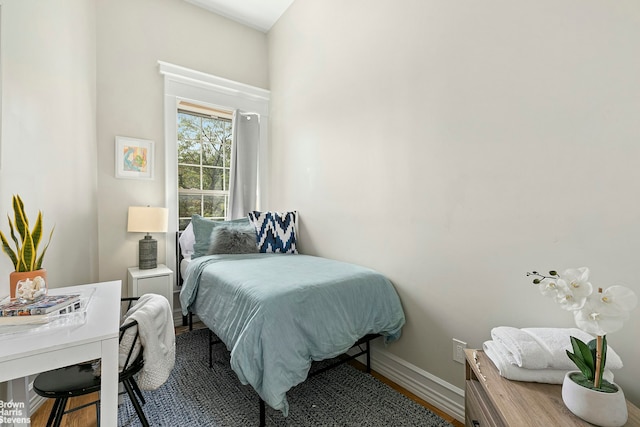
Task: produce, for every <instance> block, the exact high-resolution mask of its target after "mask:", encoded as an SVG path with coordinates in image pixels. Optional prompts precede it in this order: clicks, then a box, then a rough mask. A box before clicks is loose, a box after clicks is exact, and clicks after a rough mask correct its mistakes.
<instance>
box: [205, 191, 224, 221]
mask: <svg viewBox="0 0 640 427" xmlns="http://www.w3.org/2000/svg"><path fill="white" fill-rule="evenodd" d="M226 198H227V196H204V216H205V217H207V218H214V219H224V216H225V215H224V214H225V205H226Z"/></svg>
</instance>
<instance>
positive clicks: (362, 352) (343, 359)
mask: <svg viewBox="0 0 640 427" xmlns="http://www.w3.org/2000/svg"><path fill="white" fill-rule="evenodd" d="M181 233H182V232H181V231H178V232H176V264H177V268H176V276H177V279H178V286H182V284H183V280H184V279H183V277H182V272H181V271H180V264H181V262H182V259H183V256H182V251H181V250H180V242H179V238H180V234H181ZM187 322H188V324H189V330H190V331H191V330H193V313H191V312H189V315H188V316H182V325H183V326H186V325H187ZM208 331H209V368H212V367H213V346H214V345H216V344H221V343H222V340H221V339H220V338H218V337H217V336H216V335H215V334H214V333H213V332H212V331H211V329H208ZM381 336H382V335H380V334H368V335H365V336H364V337H362V338H360V339H359V340H358V341H356V342H355V344H353V345H352V346H351V348H350V350H351V349H353V348H355V347H358V349H359V350H358V352H357V353H354V354H351V355H349V354H346V353H345V354H343V355H342V356H339V360H337V361H335V362H333V363H331V364H330V365H327V366H323V367H322V368H320V369H316V370H314V371H312V372H309V375H308V376H307V378H310V377H313V376H316V375H319V374H322V373H323V372H326V371H328V370H330V369H333V368H335V367H337V366H340V365H342V364H345V363H348V362H350V361H352V360H355V359H357V358H358V357H360V356H366V372H367V373H368V374H370V373H371V344H370V343H371V340H374V339H376V338H378V337H381ZM214 337H215V338H214ZM363 345H364V349H363V348H362V346H363ZM265 423H266V406H265V402H264V400H263V399H262V398H260V427H264V426H265Z"/></svg>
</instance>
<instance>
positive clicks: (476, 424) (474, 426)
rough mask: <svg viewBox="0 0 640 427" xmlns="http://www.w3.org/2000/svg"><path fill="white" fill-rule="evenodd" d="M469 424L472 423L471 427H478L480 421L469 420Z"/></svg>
mask: <svg viewBox="0 0 640 427" xmlns="http://www.w3.org/2000/svg"><path fill="white" fill-rule="evenodd" d="M471 424H473V427H479V426H480V421H478V420H471Z"/></svg>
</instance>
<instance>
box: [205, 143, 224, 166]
mask: <svg viewBox="0 0 640 427" xmlns="http://www.w3.org/2000/svg"><path fill="white" fill-rule="evenodd" d="M202 164H203V165H207V166H220V167H222V166H224V158H223V151H222V144H219V143H207V142H205V143H204V145H203V147H202Z"/></svg>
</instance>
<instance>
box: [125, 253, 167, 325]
mask: <svg viewBox="0 0 640 427" xmlns="http://www.w3.org/2000/svg"><path fill="white" fill-rule="evenodd" d="M128 284H129V289H128V293H129V296H132V297H139V296H141V295H144V294H158V295H162V296H164V297H165V298H166V299H167V300H168V301H169V305H170V306H171V312H172V313H173V271H171V269H169V268H167V266H166V265H164V264H158V266H157V267H156V268H150V269H147V270H140V269H139V268H138V267H129V283H128Z"/></svg>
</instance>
